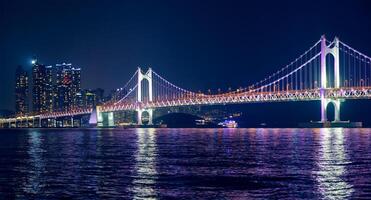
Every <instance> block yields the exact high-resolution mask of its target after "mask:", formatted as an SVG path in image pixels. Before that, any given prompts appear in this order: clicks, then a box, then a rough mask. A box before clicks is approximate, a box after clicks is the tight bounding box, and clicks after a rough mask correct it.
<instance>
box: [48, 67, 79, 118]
mask: <svg viewBox="0 0 371 200" xmlns="http://www.w3.org/2000/svg"><path fill="white" fill-rule="evenodd" d="M55 67H56V69H55V71H56V80H55V89H54V90H55V93H56V95H55V111H67V110H72V109H76V108H79V107H81V99H82V97H81V69H80V68H74V67H73V66H72V64H70V63H69V64H67V63H62V64H56V66H55Z"/></svg>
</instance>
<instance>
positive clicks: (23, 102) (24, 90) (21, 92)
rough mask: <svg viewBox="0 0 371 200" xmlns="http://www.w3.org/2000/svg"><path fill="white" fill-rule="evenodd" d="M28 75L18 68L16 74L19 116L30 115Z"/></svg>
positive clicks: (17, 112) (20, 67) (16, 107)
mask: <svg viewBox="0 0 371 200" xmlns="http://www.w3.org/2000/svg"><path fill="white" fill-rule="evenodd" d="M28 95H29V88H28V73H27V72H26V71H25V70H24V69H23V68H22V66H18V67H17V69H16V72H15V111H16V115H17V116H24V115H27V113H28V111H29V110H28Z"/></svg>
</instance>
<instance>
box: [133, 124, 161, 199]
mask: <svg viewBox="0 0 371 200" xmlns="http://www.w3.org/2000/svg"><path fill="white" fill-rule="evenodd" d="M136 134H137V137H138V141H137V146H138V149H137V151H136V152H135V166H134V169H135V172H134V173H135V176H134V179H133V192H134V199H142V198H145V199H156V191H155V184H156V178H157V177H156V176H157V170H156V159H157V158H156V157H157V152H156V134H155V129H152V128H150V129H137V130H136Z"/></svg>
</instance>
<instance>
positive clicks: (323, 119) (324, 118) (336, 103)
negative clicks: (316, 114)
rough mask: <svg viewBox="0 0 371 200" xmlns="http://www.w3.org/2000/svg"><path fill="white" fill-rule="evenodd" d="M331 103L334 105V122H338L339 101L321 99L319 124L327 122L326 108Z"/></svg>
mask: <svg viewBox="0 0 371 200" xmlns="http://www.w3.org/2000/svg"><path fill="white" fill-rule="evenodd" d="M330 103H332V104H333V105H334V110H335V113H334V122H340V121H341V120H340V103H341V102H340V100H339V99H337V100H332V99H323V100H321V122H323V123H324V122H328V119H327V107H328V105H329V104H330Z"/></svg>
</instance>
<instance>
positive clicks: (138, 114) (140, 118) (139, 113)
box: [137, 109, 153, 125]
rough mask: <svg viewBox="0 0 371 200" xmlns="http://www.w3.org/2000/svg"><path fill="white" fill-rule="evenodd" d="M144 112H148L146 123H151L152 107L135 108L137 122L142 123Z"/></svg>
mask: <svg viewBox="0 0 371 200" xmlns="http://www.w3.org/2000/svg"><path fill="white" fill-rule="evenodd" d="M144 112H147V113H148V124H147V125H153V109H138V110H137V124H138V125H143V122H142V115H143V113H144Z"/></svg>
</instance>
